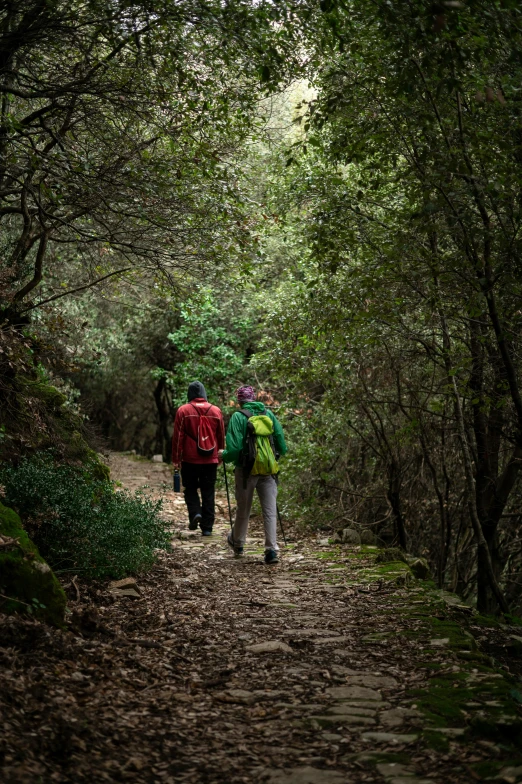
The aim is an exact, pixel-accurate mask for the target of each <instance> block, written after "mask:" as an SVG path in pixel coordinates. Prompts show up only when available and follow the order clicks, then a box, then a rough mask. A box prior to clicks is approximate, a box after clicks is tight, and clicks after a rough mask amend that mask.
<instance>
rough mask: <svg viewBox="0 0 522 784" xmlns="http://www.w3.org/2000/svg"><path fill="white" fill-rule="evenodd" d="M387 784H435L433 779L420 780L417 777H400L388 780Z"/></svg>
mask: <svg viewBox="0 0 522 784" xmlns="http://www.w3.org/2000/svg"><path fill="white" fill-rule="evenodd" d="M387 784H434V781H433V779H419V778H417V776H399V777H398V778H393V779H388V782H387Z"/></svg>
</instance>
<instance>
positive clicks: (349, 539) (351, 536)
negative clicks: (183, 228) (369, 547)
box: [341, 528, 361, 544]
mask: <svg viewBox="0 0 522 784" xmlns="http://www.w3.org/2000/svg"><path fill="white" fill-rule="evenodd" d="M341 541H342V543H343V544H361V537H360V535H359V531H356V530H355V528H343V530H342V532H341Z"/></svg>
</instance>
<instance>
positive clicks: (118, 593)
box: [111, 588, 141, 599]
mask: <svg viewBox="0 0 522 784" xmlns="http://www.w3.org/2000/svg"><path fill="white" fill-rule="evenodd" d="M111 593H112V594H114V596H115V598H118V597H122V596H128V597H130V598H131V599H141V594H140V592H139V591H138V589H137V588H118V589H116V590H111Z"/></svg>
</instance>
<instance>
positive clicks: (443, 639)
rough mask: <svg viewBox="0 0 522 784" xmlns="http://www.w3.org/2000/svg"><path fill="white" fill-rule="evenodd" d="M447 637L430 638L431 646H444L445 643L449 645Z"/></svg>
mask: <svg viewBox="0 0 522 784" xmlns="http://www.w3.org/2000/svg"><path fill="white" fill-rule="evenodd" d="M449 641H450V639H449V637H438V638H437V639H435V640H430V645H431V646H432V647H433V648H444V647H445V646H446V645H449Z"/></svg>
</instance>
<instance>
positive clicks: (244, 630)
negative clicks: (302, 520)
mask: <svg viewBox="0 0 522 784" xmlns="http://www.w3.org/2000/svg"><path fill="white" fill-rule="evenodd" d="M111 471H112V476H113V478H114V479H116V480H119V481H120V482H121V484H122V485H123V486H125V487H128V488H129V489H133V490H134V489H137V488H138V487H140V486H142V485H147V486H148V488H149V490H148V491H149V492H151V493H152V494H154V495H156V496H162V497H163V499H164V514H165V516H166V518H167V519H168V520H169V522H170V523H171V524H172V527H173V532H174V540H173V551H172V553H169V554H165V555H163V556H162V557H161V559H160V561H159V563H158V564H157V566H156V567H154V569H152V570H151V571H150V572H149V573H148V574H147V575H144V576H142V577H140V578H138V580H137V589H136V588H133V587H132V586H130V587H129V586H127V587H126V588H125V587H124V589H123V590H118V589H117V588H114V586H113V588H112V590H109V589H108V586H107V585H106V584H103V585H101V584H100V586H99V587H98V588H96V587H94V588H93V587H92V586H91V585H90V584H87V583H85V584H84V583H82V582H81V581H80V582H77V586H78V591H77V588H76V587H75V586H73V585H72V586H70V587H69V595H70V596H71V597H72V599H73V600H72V602H71V607H72V608H73V610H74V616H73V623H74V624H75V628H76V635H73V634H71V632H66V633H64V632H59V631H56V632H52V633H49V632H46V633H45V634H46V636H45V639H43V640H42V643H41V646H40V649H38V640H36V644H35V643H34V641H33V644H32V648H31V650H30V651H25V652H24V651H23V652H22V653H21V654H20V657H22V658H24V657H25V658H24V661H23V666H22V665H20V670H19V673H18V675H17V677H16V681H15V680H13V683H17V684H18V685H19V689H18V691H19V694H20V700H22V696H21V695H22V690H23V694H24V695H29V696H25V697H24V699H25V700H26V702H25V703H24V710H23V712H22V713H23V715H22V713H20V716H19V717H18V714H17V717H18V718H16V719H14V718H13V719H12V720H13V721H16V728H15V726H14V725H13V733H14V734H16V736H17V738H19V740H20V744H21V746H20V749H21V751H20V753H22V752H23V754H24V755H25V756H24V757H23V762H21V761H20V757H19V756H17V754H16V753H13V754H10V755H9V756H8V757H6V759H5V760H4V766H5V767H4V771H7V778H5V779H4V780H5V781H6V782H8V783H9V784H11V782H29V781H30V782H44V783H45V784H46V783H47V782H51V781H53V782H54V781H57V782H89V784H95V783H96V784H97V782H102V781H109V782H127V781H128V782H143V783H145V782H147V783H148V782H158V784H162V783H165V784H181V783H182V782H187V784H213V783H214V782H215V783H216V784H217V783H218V782H219V783H220V784H236V783H237V784H239V783H240V782H242V783H243V784H250V783H251V782H252V783H253V784H256V783H257V782H267V783H268V784H351V783H352V784H357V783H358V782H375V784H377V783H379V784H382V783H383V782H387V783H388V784H442V783H443V782H444V784H447V782H454V783H455V784H464V783H465V782H466V783H467V782H474V781H480V780H484V779H488V778H489V777H495V776H498V777H499V778H497V779H496V780H499V781H504V782H515V781H519V780H520V778H522V768H519V769H518V771H517V770H516V768H517V766H518V765H521V764H522V762H521V761H520V760H518V762H517V758H516V756H514V754H513V747H512V746H511V744H510V742H507V741H505V739H504V740H500V741H499V739H498V737H497V736H498V733H497V736H495V734H494V733H493V735H492V739H491V738H487V737H485V736H481V735H480V734H479V735H475V736H471V735H469V733H470V726H472V724H473V720H474V719H476V718H477V717H479V718H480V717H482V718H483V719H484V721H486V719H487V717H488V716H489V715H490V714H491V713H492V714H494V723H495V722H496V724H498V723H499V722H501V723H502V722H504V725H505V726H507V727H508V729H509V727H511V729H512V728H513V727H515V728H516V727H517V726H518V725H517V723H516V722H517V721H519V720H518V718H517V717H516V715H514V714H513V711H512V709H511V707H506V705H507V703H506V699H507V697H506V694H508V692H509V691H510V690H511V691H512V690H513V684H512V683H511V682H508V681H507V680H506V679H505V678H504V676H503V675H502V674H499V673H498V672H494V671H493V670H492V669H491V667H490V666H489V665H488V661H489V660H487V657H485V656H484V654H477V653H476V651H475V648H476V645H475V643H474V642H473V637H472V635H471V634H470V633H469V631H465V630H462V628H461V624H460V621H459V620H458V619H459V618H460V616H463V617H464V616H465V617H468V615H469V613H468V611H467V609H466V608H462V607H461V608H459V607H458V606H456V607H454V608H452V607H451V606H450V605H448V604H446V603H444V602H443V601H442V600H441V598H440V596H439V595H437V593H436V592H432V593H430V592H429V591H428V590H427V589H426V588H425V587H423V586H422V585H421V584H419V583H416V582H413V583H412V584H410V585H408V581H409V577H408V575H407V571H406V570H407V567H405V566H404V564H403V565H402V567H404V568H403V569H402V571H401V564H384V565H383V566H382V567H378V566H377V565H376V564H375V552H372V551H371V550H370V549H368V548H365V549H361V548H347V547H339V546H337V547H333V546H332V545H328V544H327V543H325V541H324V540H322V542H321V541H318V540H317V539H316V538H314V537H311V538H309V539H303V538H298V537H297V535H296V532H292V534H293V535H292V536H291V537H290V538H291V539H293V540H294V541H293V542H289V546H288V547H287V548H283V559H282V563H281V564H280V565H279V566H276V567H267V566H265V565H264V563H263V560H262V553H263V542H262V536H261V526H260V521H259V520H258V519H256V518H254V519H253V520H252V525H251V532H250V533H251V539H250V540H249V541H248V542H247V547H246V556H245V557H244V558H242V559H235V558H234V557H233V555H232V554H231V553H230V551H229V549H228V548H227V546H226V543H225V534H226V532H227V530H228V522H227V518H226V516H225V513H226V501H225V499H223V498H222V497H219V498H218V502H219V509H220V514H219V515H218V519H217V521H216V526H215V533H214V535H213V536H212V537H210V538H208V539H206V538H205V539H203V538H202V537H201V535H200V534H199V532H194V533H189V532H188V530H187V520H186V512H185V507H184V503H183V498H182V495H176V494H174V493H172V492H171V490H170V482H171V474H170V471H169V469H168V467H167V466H164V465H163V464H161V463H152V462H150V461H144V460H140V459H133V458H132V457H129V456H126V455H119V454H113V455H112V456H111ZM179 537H181V538H179ZM379 568H380V569H381V571H378V570H379ZM379 575H380V576H379ZM453 615H456V617H457V620H456V621H455V620H454V619H453V620H452V618H453ZM473 628H474V629H476V630H477V629H478V631H476V634H477V636H480V635H482V636H483V639H485V640H486V638H487V634H486V632H484V630H483V629H481V627H479V626H476V627H473ZM256 646H257V647H256ZM265 649H266V650H265ZM268 649H270V650H268ZM15 670H16V667H15ZM21 673H23V674H21ZM434 674H435V675H436V678H433V677H432V676H433V675H434ZM9 688H13V689H15V687H14V686H9ZM15 692H16V689H15ZM521 700H522V697H521ZM15 703H16V701H15ZM428 709H429V710H430V711H431V712H430V713H429V714H426V710H428ZM514 710H515V714H516V708H515V709H514ZM422 711H424V712H422ZM509 711H511V713H509ZM508 714H509V715H508ZM510 722H511V724H510ZM479 723H480V722H479ZM428 725H429V726H428ZM435 725H439V726H438V727H436V726H435ZM448 725H449V726H448ZM477 726H478V725H477ZM5 727H7V724H5V725H4V728H5ZM429 727H431V729H430V728H429ZM0 770H1V767H0Z"/></svg>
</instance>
